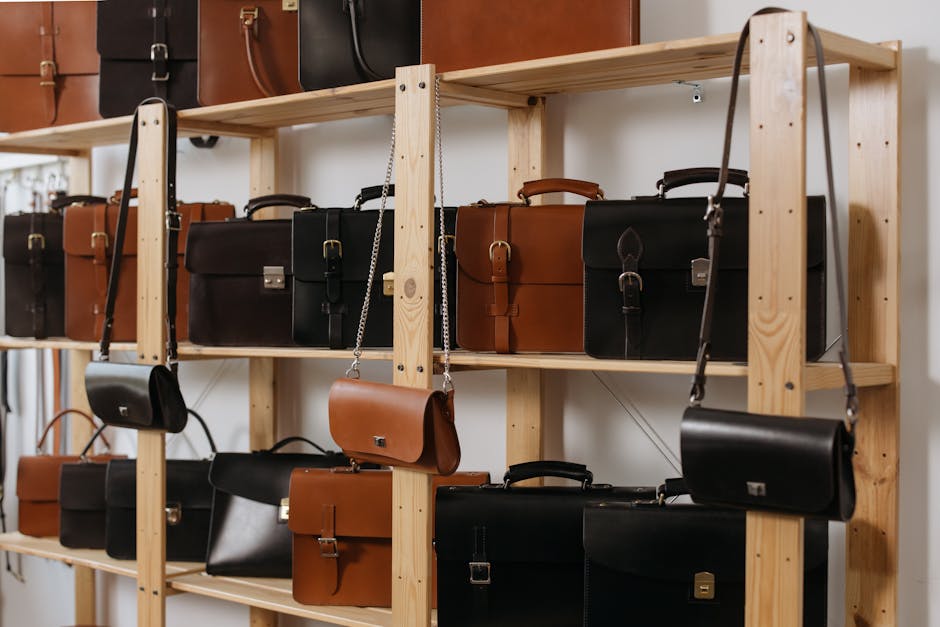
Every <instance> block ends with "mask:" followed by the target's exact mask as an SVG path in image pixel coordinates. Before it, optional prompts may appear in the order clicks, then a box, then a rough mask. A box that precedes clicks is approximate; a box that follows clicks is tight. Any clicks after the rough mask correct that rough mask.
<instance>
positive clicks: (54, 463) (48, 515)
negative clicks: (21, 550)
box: [16, 409, 124, 537]
mask: <svg viewBox="0 0 940 627" xmlns="http://www.w3.org/2000/svg"><path fill="white" fill-rule="evenodd" d="M71 414H75V415H77V416H81V417H82V418H84V419H85V420H87V421H89V422H90V423H91V424H92V425H93V426H94V427H97V426H98V425H97V424H95V421H94V420H93V419H92V417H91V416H90V415H88V414H86V413H85V412H83V411H80V410H77V409H66V410H63V411H61V412H59V413H58V414H56V416H55V418H53V419H52V420H51V421H50V422H49V424H48V425H46V428H45V429H44V430H43V432H42V436H41V437H40V438H39V442H38V443H37V444H36V450H37V451H42V445H43V443H44V442H45V440H46V436H47V435H48V434H49V432H50V431H51V430H52V427H53V425H55V424H56V423H57V422H59V421H60V420H62V419H63V418H64V417H66V416H68V415H71ZM102 440H103V441H104V442H105V443H107V440H106V439H105V438H104V436H103V435H102ZM119 457H124V456H123V455H94V456H89V457H88V458H87V459H89V460H91V461H94V462H101V463H106V462H107V461H108V460H111V459H117V458H119ZM79 461H80V457H79V456H78V455H63V454H62V453H61V451H58V450H56V451H54V452H53V454H52V455H45V454H43V453H41V452H40V453H39V454H38V455H24V456H22V457H20V460H19V463H17V466H16V497H17V499H19V530H20V533H22V534H24V535H27V536H36V537H46V536H58V535H59V476H60V470H61V468H62V465H63V464H74V463H78V462H79Z"/></svg>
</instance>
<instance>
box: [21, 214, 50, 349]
mask: <svg viewBox="0 0 940 627" xmlns="http://www.w3.org/2000/svg"><path fill="white" fill-rule="evenodd" d="M44 216H45V214H42V213H35V212H33V213H31V214H29V230H30V231H31V232H30V234H29V235H27V236H26V248H27V250H28V251H29V274H30V283H31V284H32V288H33V299H32V301H33V302H32V303H31V305H30V309H31V310H32V314H33V337H36V338H44V337H46V272H45V264H44V263H43V262H44V259H43V256H44V253H45V248H46V238H45V236H44V235H43V234H42V233H38V232H37V230H38V229H41V228H42V227H43V223H44V222H45V219H44ZM37 221H38V222H39V224H37ZM34 242H39V245H38V246H34V245H33V244H34Z"/></svg>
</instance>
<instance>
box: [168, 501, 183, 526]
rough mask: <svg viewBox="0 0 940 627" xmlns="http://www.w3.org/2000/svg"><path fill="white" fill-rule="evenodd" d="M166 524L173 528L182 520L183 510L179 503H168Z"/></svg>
mask: <svg viewBox="0 0 940 627" xmlns="http://www.w3.org/2000/svg"><path fill="white" fill-rule="evenodd" d="M165 510H166V524H168V525H169V526H171V527H174V526H176V525H178V524H180V521H182V520H183V508H182V506H181V505H180V504H179V503H170V504H169V505H167V506H166V508H165Z"/></svg>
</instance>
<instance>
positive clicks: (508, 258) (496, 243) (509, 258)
mask: <svg viewBox="0 0 940 627" xmlns="http://www.w3.org/2000/svg"><path fill="white" fill-rule="evenodd" d="M498 246H503V247H505V248H506V261H512V246H510V245H509V242H507V241H505V240H501V239H498V240H496V241H494V242H493V243H492V244H490V261H493V249H494V248H496V247H498ZM437 250H438V252H440V250H441V247H440V240H438V247H437Z"/></svg>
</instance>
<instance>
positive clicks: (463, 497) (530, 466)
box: [434, 461, 656, 627]
mask: <svg viewBox="0 0 940 627" xmlns="http://www.w3.org/2000/svg"><path fill="white" fill-rule="evenodd" d="M545 476H553V477H565V478H568V479H574V480H575V481H578V482H580V483H581V485H580V486H579V487H541V488H534V487H533V488H530V487H526V488H520V487H512V484H513V483H515V482H517V481H522V480H524V479H530V478H533V477H545ZM655 496H656V490H655V488H652V487H650V488H624V487H613V486H610V485H606V484H604V485H598V484H594V483H593V475H592V474H591V472H590V471H589V470H587V468H586V467H585V466H583V465H581V464H572V463H567V462H553V461H543V462H528V463H524V464H516V465H513V466H510V467H509V470H508V471H507V472H506V475H505V477H504V479H503V483H502V484H485V485H483V486H481V487H456V486H453V487H441V488H438V490H437V500H436V507H437V513H436V515H435V527H434V538H435V540H434V542H435V548H436V551H437V598H438V624H440V625H441V626H442V627H460V626H473V627H483V626H486V627H510V626H512V627H517V626H518V625H545V626H570V625H580V624H581V622H582V620H583V617H582V614H583V605H584V603H583V599H584V576H583V573H584V550H583V548H582V541H581V536H582V522H581V521H582V510H583V508H584V506H585V505H586V504H587V503H591V502H600V501H624V502H632V501H636V500H652V499H654V498H655ZM626 611H628V610H626Z"/></svg>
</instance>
